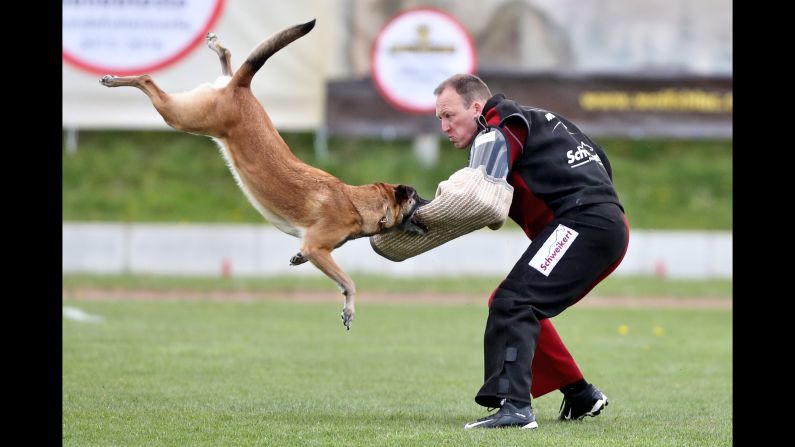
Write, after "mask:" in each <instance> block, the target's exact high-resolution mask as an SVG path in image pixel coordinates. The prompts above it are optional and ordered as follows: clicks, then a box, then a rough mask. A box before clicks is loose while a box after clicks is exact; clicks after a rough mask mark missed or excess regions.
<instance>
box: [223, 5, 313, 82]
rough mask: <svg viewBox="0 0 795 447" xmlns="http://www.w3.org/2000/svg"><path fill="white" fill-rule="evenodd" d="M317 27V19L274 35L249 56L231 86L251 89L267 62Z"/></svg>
mask: <svg viewBox="0 0 795 447" xmlns="http://www.w3.org/2000/svg"><path fill="white" fill-rule="evenodd" d="M314 27H315V19H312V20H311V21H309V22H306V23H303V24H301V25H295V26H291V27H289V28H286V29H283V30H281V31H279V32H278V33H276V34H274V35H272V36H271V37H269V38H268V39H267V40H265V41H263V42H262V43H260V44H259V45H257V47H256V48H254V50H253V51H252V52H251V53H250V54H249V55H248V58H247V59H246V62H244V63H243V65H241V66H240V68H238V69H237V71H236V72H235V75H234V76H233V77H232V81H231V82H230V84H232V85H238V86H240V87H250V86H251V79H252V78H253V77H254V75H255V74H256V73H257V70H259V69H260V68H262V65H263V64H265V61H266V60H268V58H269V57H271V56H273V54H274V53H276V52H277V51H279V50H281V49H282V48H284V47H286V46H287V45H288V44H289V43H290V42H292V41H294V40H296V39H298V38H299V37H301V36H303V35H304V34H306V33H308V32H309V31H311V30H312V28H314Z"/></svg>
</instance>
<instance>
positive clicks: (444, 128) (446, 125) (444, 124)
mask: <svg viewBox="0 0 795 447" xmlns="http://www.w3.org/2000/svg"><path fill="white" fill-rule="evenodd" d="M448 130H450V123H449V122H447V120H442V132H445V133H446V132H447V131H448Z"/></svg>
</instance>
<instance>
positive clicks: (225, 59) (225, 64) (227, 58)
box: [205, 33, 232, 76]
mask: <svg viewBox="0 0 795 447" xmlns="http://www.w3.org/2000/svg"><path fill="white" fill-rule="evenodd" d="M205 41H206V42H207V46H208V47H209V48H210V49H211V50H213V51H215V54H217V55H218V58H219V59H220V60H221V73H222V74H223V75H224V76H232V53H231V52H230V51H229V50H227V49H226V48H224V47H223V46H222V45H221V42H219V41H218V36H216V35H215V33H207V36H206V37H205Z"/></svg>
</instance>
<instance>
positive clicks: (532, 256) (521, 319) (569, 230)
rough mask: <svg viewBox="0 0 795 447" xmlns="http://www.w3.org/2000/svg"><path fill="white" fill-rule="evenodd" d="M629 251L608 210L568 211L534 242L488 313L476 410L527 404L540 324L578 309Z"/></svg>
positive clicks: (618, 217)
mask: <svg viewBox="0 0 795 447" xmlns="http://www.w3.org/2000/svg"><path fill="white" fill-rule="evenodd" d="M628 243H629V234H628V228H627V224H626V219H625V217H624V213H623V212H622V211H621V209H620V208H619V207H618V206H617V205H615V204H612V203H600V204H594V205H586V206H583V207H579V208H576V209H574V210H571V211H569V212H567V213H565V214H564V215H562V216H559V217H557V218H555V219H554V220H552V221H551V222H550V223H549V224H548V225H547V226H546V227H545V228H544V230H543V231H541V233H539V234H538V236H537V237H536V238H535V239H534V240H533V241H532V243H531V244H530V247H529V248H528V249H527V250H526V251H525V253H524V254H523V255H522V257H521V258H520V259H519V261H518V262H517V263H516V265H515V266H514V267H513V269H512V270H511V272H510V274H509V275H508V277H507V278H506V279H505V280H504V281H503V282H502V284H500V286H499V287H498V288H497V290H496V292H495V294H494V299H493V301H492V303H491V306H490V308H489V316H488V320H487V322H486V331H485V335H484V337H483V345H484V368H485V372H484V384H483V386H482V387H481V389H480V391H478V393H477V396H475V401H476V402H477V403H478V404H480V405H483V406H485V407H499V406H500V405H499V404H500V401H501V400H502V398H509V399H512V400H516V401H520V402H530V384H531V382H532V377H531V374H530V365H531V364H532V361H533V354H534V353H535V349H536V341H537V340H538V334H539V330H540V329H539V320H541V319H544V318H551V317H554V316H555V315H558V314H559V313H561V312H563V311H564V310H565V309H566V308H567V307H569V306H571V305H572V304H574V303H576V302H577V301H579V300H580V299H581V298H582V297H583V295H584V294H585V293H587V292H588V291H589V290H590V289H591V288H592V287H593V286H594V285H595V284H596V283H598V282H599V281H600V280H601V279H602V278H603V277H604V273H605V272H606V271H608V269H609V268H610V267H611V266H612V267H613V268H614V267H615V266H614V265H613V264H615V263H616V262H617V261H619V260H620V259H621V258H622V256H623V255H624V253H625V251H626V247H627V245H628Z"/></svg>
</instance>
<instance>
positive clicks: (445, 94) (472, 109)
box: [436, 87, 483, 149]
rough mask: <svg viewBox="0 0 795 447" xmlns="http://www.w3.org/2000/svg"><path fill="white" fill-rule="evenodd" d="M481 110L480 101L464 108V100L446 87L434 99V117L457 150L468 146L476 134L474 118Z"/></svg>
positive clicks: (476, 126) (453, 90) (476, 127)
mask: <svg viewBox="0 0 795 447" xmlns="http://www.w3.org/2000/svg"><path fill="white" fill-rule="evenodd" d="M482 110H483V104H481V102H480V101H472V104H471V105H470V106H469V107H468V108H465V107H464V100H463V99H462V98H461V96H460V95H459V94H458V93H456V91H455V89H453V88H451V87H447V88H445V89H444V90H442V93H440V94H439V96H437V97H436V117H437V118H439V120H441V122H442V132H444V134H445V135H447V138H448V139H449V140H450V142H451V143H453V146H455V147H456V148H458V149H464V148H466V147H468V146H469V143H471V142H472V139H473V138H475V135H476V134H477V130H478V125H477V122H475V118H476V117H477V116H478V115H480V112H481V111H482Z"/></svg>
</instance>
